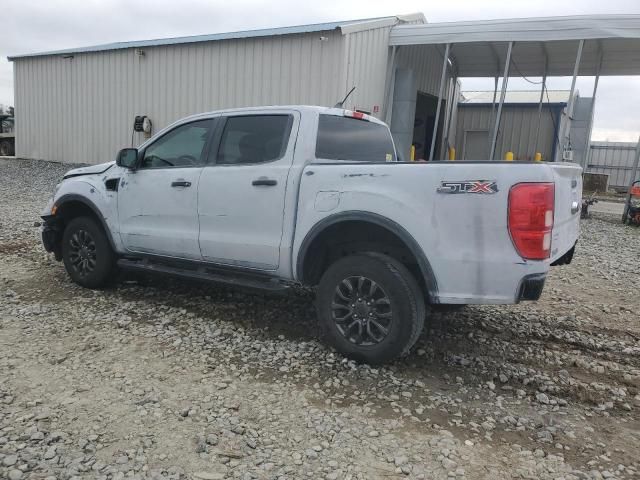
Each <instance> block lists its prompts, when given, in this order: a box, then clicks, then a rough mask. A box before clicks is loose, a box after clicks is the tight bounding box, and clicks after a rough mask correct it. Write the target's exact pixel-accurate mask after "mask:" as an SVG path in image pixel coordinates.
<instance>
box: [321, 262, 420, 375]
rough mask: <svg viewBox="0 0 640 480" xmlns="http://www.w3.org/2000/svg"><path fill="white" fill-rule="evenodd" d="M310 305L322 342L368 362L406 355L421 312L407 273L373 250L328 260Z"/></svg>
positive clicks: (416, 290) (417, 289)
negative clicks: (313, 309) (314, 305)
mask: <svg viewBox="0 0 640 480" xmlns="http://www.w3.org/2000/svg"><path fill="white" fill-rule="evenodd" d="M361 279H362V280H361ZM373 283H375V285H376V286H375V288H374V287H373ZM349 287H351V289H350V288H349ZM358 291H360V293H361V294H362V295H358ZM370 294H371V295H370ZM359 300H360V301H359ZM316 309H317V312H318V319H319V323H320V328H321V330H322V333H323V337H324V338H325V339H326V340H327V342H328V343H329V344H331V346H333V347H334V348H335V349H336V350H337V351H338V352H340V353H341V354H343V355H344V356H346V357H348V358H351V359H353V360H356V361H359V362H366V363H369V364H382V363H386V362H389V361H391V360H393V359H394V358H397V357H399V356H401V355H406V354H407V353H409V350H410V349H411V347H412V346H413V345H414V344H415V343H416V341H417V340H418V337H419V336H420V333H421V332H422V328H423V326H424V319H425V314H426V313H425V312H426V311H425V302H424V294H423V292H422V291H421V290H420V287H419V286H418V283H417V282H416V280H415V278H414V277H413V275H412V274H411V273H410V272H409V270H407V268H406V267H405V266H404V265H403V264H402V263H400V262H399V261H397V260H395V259H393V258H391V257H388V256H386V255H382V254H378V253H361V254H356V255H350V256H348V257H344V258H341V259H340V260H338V261H336V262H335V263H333V264H332V265H331V266H330V267H329V268H328V269H327V271H326V272H325V273H324V275H323V276H322V278H321V279H320V284H319V285H318V291H317V296H316Z"/></svg>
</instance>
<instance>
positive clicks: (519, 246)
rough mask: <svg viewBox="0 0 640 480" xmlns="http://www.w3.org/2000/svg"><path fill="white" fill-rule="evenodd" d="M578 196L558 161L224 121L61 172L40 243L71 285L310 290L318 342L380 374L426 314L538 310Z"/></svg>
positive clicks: (331, 126) (262, 112) (264, 114)
mask: <svg viewBox="0 0 640 480" xmlns="http://www.w3.org/2000/svg"><path fill="white" fill-rule="evenodd" d="M90 160H91V159H87V161H88V163H89V162H90ZM581 190H582V181H581V169H580V167H579V166H577V165H573V164H567V163H520V162H514V163H509V162H488V161H485V162H428V163H414V162H399V161H398V158H397V154H396V151H395V147H394V144H393V140H392V137H391V134H390V132H389V129H388V128H387V126H386V125H385V124H384V123H382V122H380V121H379V120H377V119H375V118H372V117H369V116H367V115H364V114H362V113H359V112H351V111H347V110H342V109H335V108H324V107H310V106H291V107H264V108H249V109H238V110H226V111H219V112H212V113H207V114H202V115H197V116H193V117H189V118H185V119H183V120H180V121H178V122H176V123H174V124H173V125H170V126H169V127H167V128H166V129H164V130H163V131H161V132H159V133H158V134H157V135H155V136H154V137H153V138H151V139H150V140H148V141H147V142H146V143H144V144H143V145H141V146H140V147H139V148H137V149H133V148H126V149H124V150H122V151H121V152H120V153H119V154H118V156H117V160H116V162H112V163H107V164H102V165H96V166H91V167H85V168H78V169H75V170H71V171H70V172H68V173H67V174H66V175H65V176H64V179H63V181H62V182H61V183H60V184H59V185H58V186H57V188H56V191H55V195H54V197H53V198H52V199H51V201H50V202H49V204H48V205H47V207H46V209H45V211H44V212H43V219H44V224H43V231H42V238H43V243H44V246H45V248H46V249H47V250H48V251H50V252H54V253H55V256H56V258H57V259H58V260H63V261H64V265H65V267H66V269H67V271H68V273H69V275H70V276H71V278H72V279H73V280H74V281H75V282H76V283H78V284H80V285H82V286H85V287H88V288H98V287H101V286H103V285H105V284H106V283H107V282H108V281H109V279H110V278H112V277H113V274H114V272H115V271H116V270H117V269H131V270H139V271H144V272H156V273H163V274H169V275H177V276H182V277H189V278H194V279H201V280H209V281H213V282H222V283H227V284H232V285H241V286H245V287H252V288H261V289H266V290H280V289H285V288H287V287H290V286H292V285H306V286H311V287H316V294H317V299H316V303H317V312H318V318H319V321H320V324H321V326H322V329H323V331H324V333H325V337H326V339H327V341H328V342H329V343H331V345H333V346H334V347H335V348H336V349H337V350H338V351H340V352H341V353H343V354H344V355H346V356H348V357H351V358H354V359H357V360H359V361H365V362H370V363H382V362H386V361H389V360H391V359H393V358H395V357H397V356H399V355H402V354H404V353H406V352H408V351H409V349H410V348H411V347H412V346H413V344H414V343H415V342H416V340H417V338H418V336H419V335H420V333H421V331H422V328H423V324H424V321H425V315H426V312H427V305H429V304H430V305H438V304H450V305H465V304H512V303H516V302H519V301H521V300H537V299H538V298H539V297H540V294H541V293H542V289H543V285H544V282H545V277H546V275H547V272H548V270H549V267H550V266H551V265H557V264H563V263H569V262H570V261H571V258H572V255H573V252H574V248H575V244H576V241H577V238H578V231H579V217H580V212H579V204H580V198H581V193H582V192H581Z"/></svg>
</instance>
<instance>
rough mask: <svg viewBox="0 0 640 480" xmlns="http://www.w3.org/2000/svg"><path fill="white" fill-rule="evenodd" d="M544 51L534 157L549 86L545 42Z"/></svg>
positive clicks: (547, 57)
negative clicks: (543, 104) (546, 91)
mask: <svg viewBox="0 0 640 480" xmlns="http://www.w3.org/2000/svg"><path fill="white" fill-rule="evenodd" d="M542 51H543V53H544V75H543V76H542V88H541V89H540V103H538V124H537V125H536V136H535V142H534V145H533V155H532V158H533V157H535V155H536V153H538V145H539V142H540V123H541V122H542V103H543V100H544V92H545V90H546V88H547V70H548V69H549V55H547V47H546V45H545V44H544V43H543V44H542Z"/></svg>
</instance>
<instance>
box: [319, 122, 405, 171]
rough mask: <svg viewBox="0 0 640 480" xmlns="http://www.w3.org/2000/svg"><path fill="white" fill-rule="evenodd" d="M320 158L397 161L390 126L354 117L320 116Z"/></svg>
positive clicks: (354, 160) (350, 160)
mask: <svg viewBox="0 0 640 480" xmlns="http://www.w3.org/2000/svg"><path fill="white" fill-rule="evenodd" d="M316 158H317V159H322V160H339V161H348V162H380V163H382V162H395V161H396V152H395V148H394V146H393V140H392V138H391V132H389V129H388V128H387V126H386V125H383V124H380V123H374V122H369V121H366V120H361V119H358V118H352V117H343V116H338V115H326V114H320V118H319V121H318V137H317V140H316Z"/></svg>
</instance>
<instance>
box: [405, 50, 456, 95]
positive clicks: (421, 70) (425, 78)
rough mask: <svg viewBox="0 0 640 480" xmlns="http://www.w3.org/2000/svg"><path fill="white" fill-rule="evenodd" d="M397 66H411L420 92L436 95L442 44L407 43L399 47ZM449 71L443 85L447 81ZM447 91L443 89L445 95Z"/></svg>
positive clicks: (438, 86)
mask: <svg viewBox="0 0 640 480" xmlns="http://www.w3.org/2000/svg"><path fill="white" fill-rule="evenodd" d="M399 48H400V49H399V50H398V66H399V67H400V68H412V69H413V70H414V71H415V75H416V81H417V85H418V90H419V91H421V92H422V93H426V94H429V95H434V96H438V90H439V89H440V75H441V73H442V60H443V58H442V56H443V55H444V48H443V47H442V46H437V47H435V46H430V45H428V46H425V45H407V46H402V47H399ZM449 78H450V75H449V72H447V78H446V80H445V86H446V85H447V84H448V82H449ZM446 94H447V91H446V90H445V96H446Z"/></svg>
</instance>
